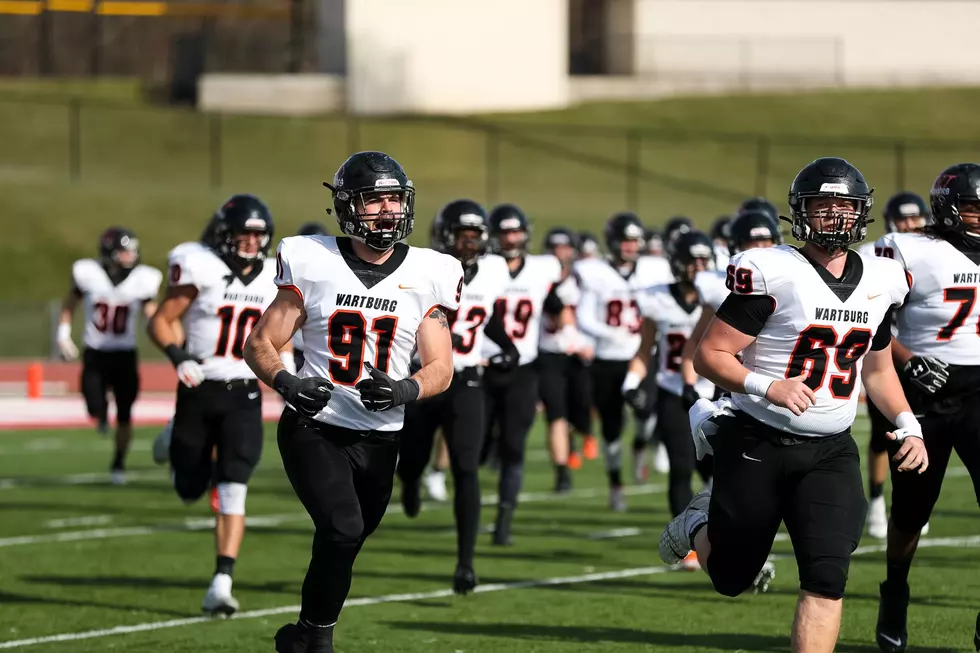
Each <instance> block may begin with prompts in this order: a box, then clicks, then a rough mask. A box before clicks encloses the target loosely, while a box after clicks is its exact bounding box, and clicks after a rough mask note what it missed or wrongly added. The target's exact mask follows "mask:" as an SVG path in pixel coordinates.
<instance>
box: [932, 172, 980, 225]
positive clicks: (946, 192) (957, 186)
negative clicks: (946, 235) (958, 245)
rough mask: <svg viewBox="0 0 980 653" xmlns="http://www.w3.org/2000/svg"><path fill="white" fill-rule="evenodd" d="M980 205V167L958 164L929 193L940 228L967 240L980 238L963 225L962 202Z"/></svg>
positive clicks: (941, 174) (934, 183)
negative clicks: (961, 235) (979, 203)
mask: <svg viewBox="0 0 980 653" xmlns="http://www.w3.org/2000/svg"><path fill="white" fill-rule="evenodd" d="M964 200H966V201H973V202H977V201H980V165H977V164H976V163H957V164H956V165H953V166H950V167H948V168H946V169H945V170H943V171H942V172H941V173H939V176H938V177H936V181H934V182H933V183H932V189H931V190H930V191H929V205H930V206H931V207H932V215H933V217H934V219H935V221H936V228H937V229H939V230H941V231H942V230H946V231H957V232H960V233H962V234H963V235H967V236H976V235H980V233H978V231H977V230H976V229H975V228H974V227H971V226H968V225H967V224H966V223H964V222H963V218H961V217H960V202H962V201H964Z"/></svg>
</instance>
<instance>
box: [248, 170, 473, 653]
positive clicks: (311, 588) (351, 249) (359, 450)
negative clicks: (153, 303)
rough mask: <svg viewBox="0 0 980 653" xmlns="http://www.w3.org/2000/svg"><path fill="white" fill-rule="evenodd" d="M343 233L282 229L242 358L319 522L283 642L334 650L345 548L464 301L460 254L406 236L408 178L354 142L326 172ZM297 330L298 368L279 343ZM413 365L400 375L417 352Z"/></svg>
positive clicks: (425, 391) (386, 491)
mask: <svg viewBox="0 0 980 653" xmlns="http://www.w3.org/2000/svg"><path fill="white" fill-rule="evenodd" d="M324 185H325V186H326V187H327V188H329V189H330V191H331V193H332V194H333V210H334V211H335V212H336V216H337V224H338V226H339V228H340V232H341V233H342V234H343V236H338V237H333V236H308V237H302V238H297V237H291V238H285V239H283V241H282V242H281V243H280V244H279V249H278V252H277V267H278V275H277V276H276V284H277V285H278V286H279V293H278V294H277V295H276V298H275V300H274V301H273V303H272V305H271V306H270V307H269V308H268V310H267V311H266V312H265V314H264V315H263V316H262V318H261V319H260V320H259V323H258V324H257V325H256V327H255V330H254V331H253V332H252V335H251V336H250V337H249V339H248V342H247V343H246V347H245V356H246V360H247V361H248V364H249V366H251V368H252V369H253V370H254V371H255V373H256V374H258V375H259V377H260V378H261V379H262V380H263V381H264V382H266V383H268V384H270V385H272V387H273V388H275V389H276V391H277V392H278V393H279V394H281V395H282V397H283V399H285V400H286V408H285V409H284V410H283V413H282V417H281V418H280V420H279V452H280V453H281V454H282V462H283V467H284V468H285V470H286V476H288V477H289V481H290V483H292V486H293V490H294V491H295V492H296V495H297V496H298V497H299V499H300V501H301V502H302V503H303V506H304V507H305V508H306V510H307V512H308V513H309V514H310V517H311V518H312V519H313V524H314V526H315V527H316V532H315V534H314V535H313V552H312V559H311V560H310V566H309V569H308V570H307V573H306V579H305V580H304V582H303V601H302V609H301V611H300V614H299V620H298V622H297V623H290V624H286V625H284V626H283V627H281V628H280V629H279V631H278V632H277V633H276V636H275V643H276V651H278V652H279V653H305V652H309V653H314V652H315V653H332V651H333V650H334V649H333V630H334V626H335V624H336V623H337V619H338V617H339V616H340V611H341V608H342V607H343V605H344V600H345V599H346V598H347V594H348V592H349V591H350V586H351V572H352V569H353V565H354V559H355V558H356V557H357V553H358V551H360V549H361V547H362V546H363V545H364V542H365V540H366V539H367V537H368V536H370V534H371V533H373V532H374V530H375V529H376V528H377V527H378V525H379V524H380V523H381V518H382V517H383V516H384V513H385V510H386V508H387V506H388V500H389V499H390V498H391V491H392V485H393V483H394V476H395V466H396V460H397V458H398V437H399V436H398V434H399V431H401V430H402V426H403V423H404V416H405V406H406V404H409V403H411V402H413V401H416V400H419V399H426V398H429V397H434V396H436V395H438V394H440V393H441V392H444V391H445V390H446V389H448V388H449V385H450V381H451V380H452V378H453V344H452V337H451V332H450V330H449V320H448V318H447V314H448V313H451V312H452V311H455V310H456V309H457V308H458V307H459V300H460V296H461V294H462V292H463V287H464V279H463V270H462V267H461V266H460V263H459V261H458V260H456V259H455V258H453V257H451V256H447V255H445V254H441V253H439V252H434V251H432V250H431V249H427V248H417V247H409V246H408V245H405V244H404V243H403V242H402V241H404V240H405V239H406V238H408V236H409V234H411V233H412V229H413V227H414V223H415V188H414V186H413V185H412V182H411V181H410V180H409V179H408V176H407V175H406V174H405V171H404V169H403V168H402V166H401V165H400V164H399V163H398V162H397V161H395V160H394V159H392V158H391V157H390V156H388V155H387V154H384V153H382V152H358V153H356V154H353V155H351V156H350V157H349V158H348V159H347V160H346V161H345V162H344V163H343V164H342V165H341V166H340V168H339V169H338V170H337V173H336V174H335V175H334V178H333V182H332V183H330V182H324ZM297 329H302V330H303V336H304V342H305V343H306V363H305V364H304V365H303V369H302V370H300V372H299V373H300V375H301V376H300V377H297V376H295V375H293V374H290V373H289V372H288V371H287V370H285V369H284V368H283V366H282V363H281V362H280V360H279V350H280V348H281V347H283V346H284V345H286V344H288V343H289V340H290V338H292V337H293V333H294V332H295V331H296V330H297ZM415 348H417V349H418V352H419V358H420V359H421V369H419V371H418V372H416V373H415V374H412V375H411V376H410V375H409V364H410V360H411V357H412V351H413V349H415Z"/></svg>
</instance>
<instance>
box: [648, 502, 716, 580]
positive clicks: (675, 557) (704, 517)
mask: <svg viewBox="0 0 980 653" xmlns="http://www.w3.org/2000/svg"><path fill="white" fill-rule="evenodd" d="M710 503H711V493H710V492H704V491H702V492H698V493H697V494H695V495H694V498H693V499H691V503H689V504H687V508H685V509H684V511H683V512H682V513H681V514H679V515H677V516H676V517H674V518H673V519H671V520H670V523H669V524H667V527H666V528H664V530H663V533H661V534H660V545H659V547H658V552H659V553H660V559H661V560H663V561H664V562H666V563H667V564H668V565H676V564H677V563H678V562H680V561H681V560H683V559H684V557H685V556H687V554H688V553H690V552H691V550H692V549H693V548H694V545H693V543H692V542H691V531H692V530H694V528H695V527H696V526H698V525H699V524H705V523H707V521H708V505H709V504H710Z"/></svg>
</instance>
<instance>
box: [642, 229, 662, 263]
mask: <svg viewBox="0 0 980 653" xmlns="http://www.w3.org/2000/svg"><path fill="white" fill-rule="evenodd" d="M643 240H644V242H645V243H646V254H647V256H663V255H664V237H663V236H662V235H661V234H660V232H659V231H658V230H656V229H654V228H652V227H651V228H650V229H646V230H645V231H644V232H643Z"/></svg>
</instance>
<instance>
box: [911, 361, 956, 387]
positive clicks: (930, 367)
mask: <svg viewBox="0 0 980 653" xmlns="http://www.w3.org/2000/svg"><path fill="white" fill-rule="evenodd" d="M904 371H905V374H907V375H908V377H909V381H911V382H912V383H914V384H915V385H916V386H917V387H918V388H919V389H920V390H922V391H923V392H925V393H927V394H931V395H934V394H936V392H938V391H939V389H940V388H942V387H943V386H944V385H946V381H948V380H949V363H944V362H943V361H941V360H939V359H938V358H932V357H930V356H913V357H912V358H910V359H909V362H907V363H906V364H905V369H904Z"/></svg>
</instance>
